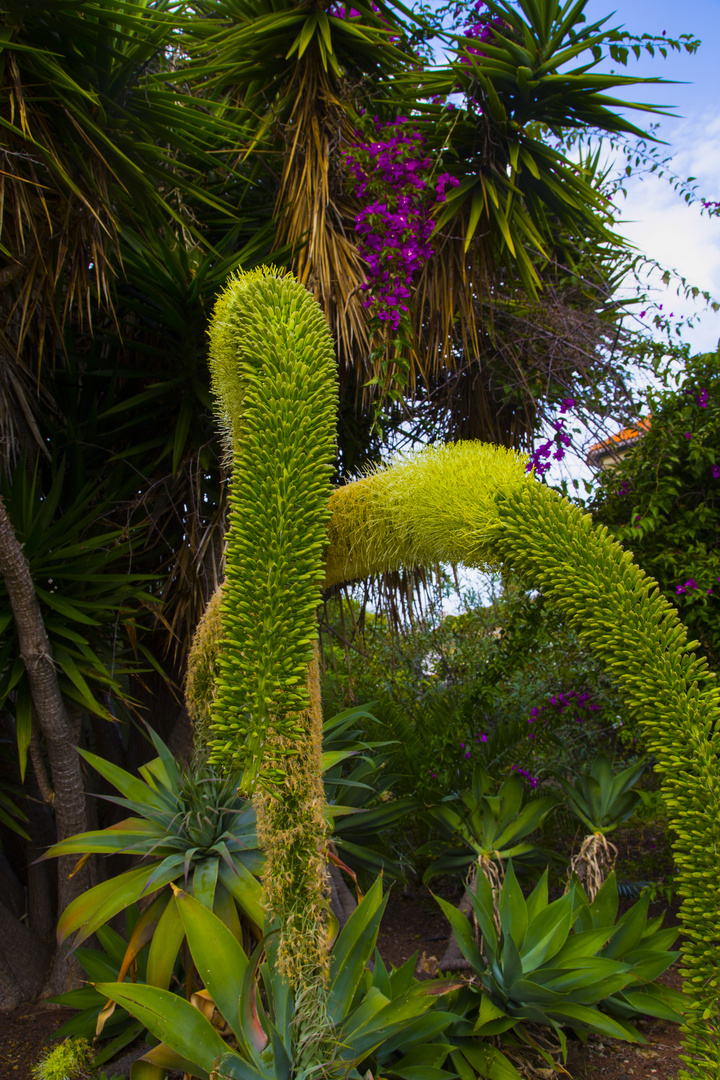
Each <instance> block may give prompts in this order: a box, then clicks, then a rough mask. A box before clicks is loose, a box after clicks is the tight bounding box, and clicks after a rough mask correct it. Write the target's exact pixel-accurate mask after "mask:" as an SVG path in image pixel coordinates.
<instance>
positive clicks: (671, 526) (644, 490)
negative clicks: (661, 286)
mask: <svg viewBox="0 0 720 1080" xmlns="http://www.w3.org/2000/svg"><path fill="white" fill-rule="evenodd" d="M668 381H670V380H668ZM649 404H650V411H651V414H652V422H651V424H650V429H649V431H648V432H647V433H646V434H645V435H643V438H642V439H641V440H640V441H639V442H638V443H637V445H636V446H634V447H633V448H632V450H631V451H630V452H629V453H628V454H627V455H626V456H625V457H623V459H622V460H621V461H619V462H618V463H617V465H616V466H615V467H613V468H611V469H608V470H607V471H606V472H605V473H604V474H601V476H600V477H599V489H598V493H597V495H596V497H595V498H594V499H593V501H592V502H591V503H590V505H589V509H590V510H591V511H592V513H593V517H594V518H595V519H596V520H597V521H599V522H601V523H602V524H604V525H607V526H608V528H609V530H610V532H611V534H612V535H613V536H615V537H616V538H617V539H618V540H620V541H622V543H623V544H624V545H625V546H626V547H628V548H630V550H631V551H632V552H633V555H634V557H635V559H636V560H637V562H638V563H639V564H640V566H642V567H643V569H645V570H646V571H647V572H648V574H652V576H653V577H654V578H655V579H656V580H657V581H658V583H659V585H660V587H661V588H662V591H663V593H664V595H665V596H666V597H667V598H668V600H670V601H671V603H673V604H674V605H675V606H676V607H677V609H678V611H679V612H680V614H681V615H682V618H683V621H684V622H685V623H686V624H687V626H688V627H689V629H690V633H691V634H692V635H693V637H696V638H697V639H698V642H699V644H700V646H701V648H702V651H703V653H704V654H705V655H706V656H707V658H708V660H709V661H710V663H711V664H712V666H713V667H714V668H718V667H720V542H719V541H718V526H717V522H718V512H719V511H720V353H717V352H716V353H704V354H702V355H700V356H695V357H693V358H692V359H690V360H688V362H687V364H686V365H685V368H684V370H683V372H682V373H681V374H680V375H679V376H678V377H677V380H676V386H675V387H674V388H669V387H668V388H666V389H664V390H661V391H657V392H653V393H651V394H650V395H649Z"/></svg>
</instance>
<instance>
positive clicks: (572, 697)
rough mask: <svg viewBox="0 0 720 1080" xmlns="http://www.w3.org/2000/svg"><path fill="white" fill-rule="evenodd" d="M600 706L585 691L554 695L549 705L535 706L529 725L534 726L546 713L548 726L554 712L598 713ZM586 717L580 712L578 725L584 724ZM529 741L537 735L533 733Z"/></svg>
mask: <svg viewBox="0 0 720 1080" xmlns="http://www.w3.org/2000/svg"><path fill="white" fill-rule="evenodd" d="M599 707H600V706H599V705H596V704H595V703H594V702H593V701H592V700H591V698H590V695H589V694H588V693H586V692H585V691H583V692H582V693H578V692H577V690H568V691H566V692H564V693H561V694H553V696H552V697H551V698H550V701H549V702H548V703H547V705H540V706H537V705H536V706H534V707H533V708H532V709H531V710H530V718H529V719H528V724H534V723H535V721H536V720H539V719H540V718H541V716H542V713H546V716H545V723H546V724H547V723H548V721H549V719H550V715H551V713H552V712H555V713H563V712H565V710H566V709H569V708H574V709H576V710H583V709H584V710H585V712H597V711H598V709H599ZM583 719H584V717H583V716H582V712H581V711H578V712H577V713H576V716H575V720H576V721H577V723H578V724H582V722H583ZM528 738H529V739H534V738H535V733H534V732H531V733H530V735H529V736H528Z"/></svg>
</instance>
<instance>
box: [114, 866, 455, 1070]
mask: <svg viewBox="0 0 720 1080" xmlns="http://www.w3.org/2000/svg"><path fill="white" fill-rule="evenodd" d="M385 902H386V900H384V899H383V896H382V887H381V882H380V879H378V880H377V881H376V882H375V884H374V885H373V886H372V888H371V889H370V890H369V891H368V893H367V895H366V896H365V897H364V899H363V901H362V902H361V903H360V905H359V906H358V907H357V909H356V910H355V911H354V912H353V914H352V916H351V917H350V919H349V920H348V922H347V923H346V925H345V927H344V928H343V930H342V932H341V933H340V935H339V937H338V939H337V941H336V942H335V944H334V947H333V950H332V953H331V955H330V970H329V993H328V998H327V1016H326V1017H322V1018H321V1020H322V1021H323V1022H324V1024H325V1025H327V1024H328V1022H329V1024H330V1025H331V1028H332V1030H333V1031H334V1035H335V1038H334V1039H333V1041H332V1042H329V1043H328V1044H327V1046H326V1047H325V1051H326V1053H328V1054H331V1055H332V1057H330V1058H326V1065H327V1067H328V1068H331V1069H332V1070H333V1071H334V1073H336V1074H338V1075H349V1076H354V1077H359V1075H360V1073H359V1072H358V1066H360V1064H361V1063H362V1069H363V1072H364V1073H365V1072H366V1071H367V1069H366V1066H367V1068H369V1069H370V1070H371V1073H372V1075H377V1074H378V1073H379V1072H382V1073H383V1074H385V1073H386V1072H395V1073H397V1075H399V1076H403V1075H406V1070H405V1069H404V1068H403V1063H404V1062H405V1063H406V1064H407V1066H411V1065H413V1064H414V1063H416V1062H420V1061H422V1059H423V1057H424V1058H425V1059H427V1058H428V1057H431V1058H432V1060H433V1062H434V1063H435V1065H434V1067H435V1068H437V1063H440V1064H442V1062H443V1061H444V1059H445V1057H446V1056H447V1053H448V1051H449V1049H450V1047H449V1046H447V1045H446V1046H442V1045H440V1046H436V1047H435V1048H434V1050H430V1052H429V1054H428V1049H427V1047H426V1044H427V1043H428V1042H430V1041H431V1040H433V1039H435V1038H436V1037H437V1036H438V1035H439V1034H440V1033H441V1032H442V1031H443V1030H444V1029H445V1028H447V1027H448V1026H449V1025H450V1024H452V1023H453V1022H454V1021H455V1020H456V1019H457V1017H456V1016H455V1014H453V1013H442V1012H440V1011H439V1010H437V1009H434V1008H433V1006H434V1005H435V1001H436V998H437V996H438V995H443V994H447V993H450V992H451V991H454V990H456V989H458V987H459V984H457V983H455V984H453V983H451V982H450V981H447V980H435V981H426V982H417V981H416V980H415V979H414V978H413V973H412V963H408V964H405V965H404V966H403V967H402V968H400V969H399V970H398V971H392V972H388V971H387V969H386V968H385V966H384V965H383V963H382V961H381V960H380V959H379V957H377V956H376V963H375V966H374V970H373V971H372V972H371V971H369V970H368V963H369V961H370V959H371V958H372V955H373V951H374V949H375V943H376V939H377V933H378V928H379V925H380V919H381V917H382V913H383V910H384V907H385ZM173 904H174V906H175V908H176V910H177V912H178V918H179V919H180V920H181V922H182V927H183V930H184V933H185V934H186V936H187V941H188V947H189V950H190V952H191V954H192V958H193V961H194V964H195V967H196V969H197V971H198V972H199V973H200V975H201V977H202V979H203V982H204V988H203V989H202V990H199V991H198V992H197V993H196V994H195V995H193V997H192V999H191V1000H190V1001H186V1000H184V999H183V998H180V997H178V996H177V995H175V994H171V993H168V991H167V990H163V989H160V988H158V987H154V986H143V985H130V984H127V983H121V982H113V983H107V982H106V983H98V984H97V985H96V989H97V991H98V992H99V993H101V994H103V995H105V996H107V997H109V998H111V999H112V1000H113V1001H116V1002H117V1003H118V1004H121V1005H123V1006H124V1007H125V1008H126V1009H127V1010H128V1011H129V1012H131V1013H132V1014H133V1015H134V1016H136V1017H137V1018H138V1020H140V1021H141V1022H142V1023H144V1024H146V1025H147V1027H148V1029H149V1031H150V1032H151V1033H152V1034H153V1035H154V1036H155V1038H157V1039H158V1040H159V1045H157V1046H155V1047H153V1048H152V1049H151V1050H149V1051H148V1053H147V1054H145V1055H144V1057H143V1058H142V1059H141V1062H140V1064H143V1063H144V1064H146V1065H151V1066H156V1067H160V1068H161V1069H170V1068H173V1069H182V1070H184V1071H185V1072H186V1073H187V1074H188V1075H189V1076H191V1077H198V1078H199V1080H209V1078H210V1075H211V1074H212V1076H213V1077H214V1078H216V1080H270V1078H271V1077H277V1078H280V1077H285V1078H289V1077H290V1076H291V1075H293V1071H294V1070H296V1069H298V1068H300V1069H302V1062H303V1060H304V1057H305V1055H306V1054H307V1053H308V1049H309V1048H308V1047H304V1048H303V1047H302V1046H300V1047H299V1048H298V1047H297V1045H296V1044H295V1039H294V1030H293V1016H294V1010H295V1003H294V1001H293V997H292V994H291V992H290V989H289V987H288V983H287V980H285V979H283V978H282V977H281V976H279V975H278V973H277V964H276V962H275V959H274V952H275V950H276V948H277V942H276V939H275V936H274V934H273V933H270V934H269V935H268V936H267V937H265V938H264V940H263V941H262V942H261V943H260V944H259V945H258V947H257V948H256V950H255V952H254V953H253V955H252V956H251V957H248V956H247V954H246V953H245V951H244V950H243V948H242V946H241V945H240V943H239V942H238V940H237V938H235V937H234V936H233V934H232V933H231V932H230V931H229V930H228V928H227V927H226V926H225V925H224V924H223V922H222V920H221V919H219V918H218V917H217V916H216V915H214V914H213V913H212V912H211V911H210V910H209V909H208V908H207V907H206V906H205V905H203V904H201V903H199V901H198V900H197V899H195V898H194V897H193V896H191V895H189V894H188V893H186V892H184V891H182V890H180V889H177V888H175V889H174V899H173ZM264 958H265V959H264ZM431 1010H432V1011H431ZM326 1033H327V1027H326V1028H325V1037H326ZM320 1037H321V1038H322V1037H323V1033H322V1030H320ZM312 1054H313V1057H317V1055H318V1048H317V1047H313V1048H312ZM413 1055H414V1056H413ZM138 1075H139V1076H140V1078H141V1080H142V1075H143V1074H142V1073H141V1072H140V1071H138ZM148 1075H149V1074H148ZM432 1075H434V1076H437V1075H441V1074H437V1073H433V1074H432ZM133 1080H135V1077H134V1078H133Z"/></svg>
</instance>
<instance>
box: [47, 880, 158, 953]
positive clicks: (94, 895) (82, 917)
mask: <svg viewBox="0 0 720 1080" xmlns="http://www.w3.org/2000/svg"><path fill="white" fill-rule="evenodd" d="M147 879H148V867H146V866H139V867H136V868H135V869H134V870H126V871H125V873H124V874H120V875H119V876H118V877H114V878H110V880H109V881H103V882H101V884H100V885H95V886H94V888H92V889H88V891H87V892H84V893H83V894H82V895H81V896H78V897H77V899H75V900H73V902H72V903H71V904H69V905H68V906H67V907H66V908H65V910H64V912H63V913H62V915H61V916H60V919H59V920H58V927H57V941H58V945H62V943H63V941H65V940H66V938H68V937H69V936H70V934H74V933H75V931H79V933H78V937H77V939H76V941H75V945H79V944H80V943H81V942H82V941H84V940H85V939H86V938H87V937H89V936H90V935H91V934H93V933H94V932H95V930H97V928H98V927H99V926H102V924H103V923H105V922H107V921H108V920H109V919H111V918H112V917H113V915H117V913H118V912H119V911H122V909H123V908H126V907H129V906H130V904H134V903H135V901H136V900H138V899H139V898H140V896H142V893H143V890H144V888H145V883H146V881H147Z"/></svg>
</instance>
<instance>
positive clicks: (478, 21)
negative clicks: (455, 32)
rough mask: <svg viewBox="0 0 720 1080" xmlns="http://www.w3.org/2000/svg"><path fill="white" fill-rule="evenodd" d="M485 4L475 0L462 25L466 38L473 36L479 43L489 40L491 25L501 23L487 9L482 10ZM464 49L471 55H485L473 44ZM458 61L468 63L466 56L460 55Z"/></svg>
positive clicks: (490, 38) (482, 0)
mask: <svg viewBox="0 0 720 1080" xmlns="http://www.w3.org/2000/svg"><path fill="white" fill-rule="evenodd" d="M485 6H486V5H485V2H484V0H477V2H476V3H475V4H474V6H473V10H472V12H471V13H470V15H469V16H468V18H467V20H466V22H465V26H464V27H463V34H464V36H465V37H466V38H474V39H475V40H476V41H478V42H480V43H482V42H485V41H491V40H492V36H493V35H492V31H493V27H494V26H501V25H502V20H501V19H497V18H493V16H492V15H491V14H490V12H489V11H484V10H483V8H485ZM466 49H467V51H468V52H469V53H471V54H472V55H473V56H485V53H484V52H483V50H482V49H476V48H475V46H474V45H467V46H466ZM460 62H461V63H462V64H469V63H470V61H469V59H468V58H467V56H463V57H461V60H460Z"/></svg>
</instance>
